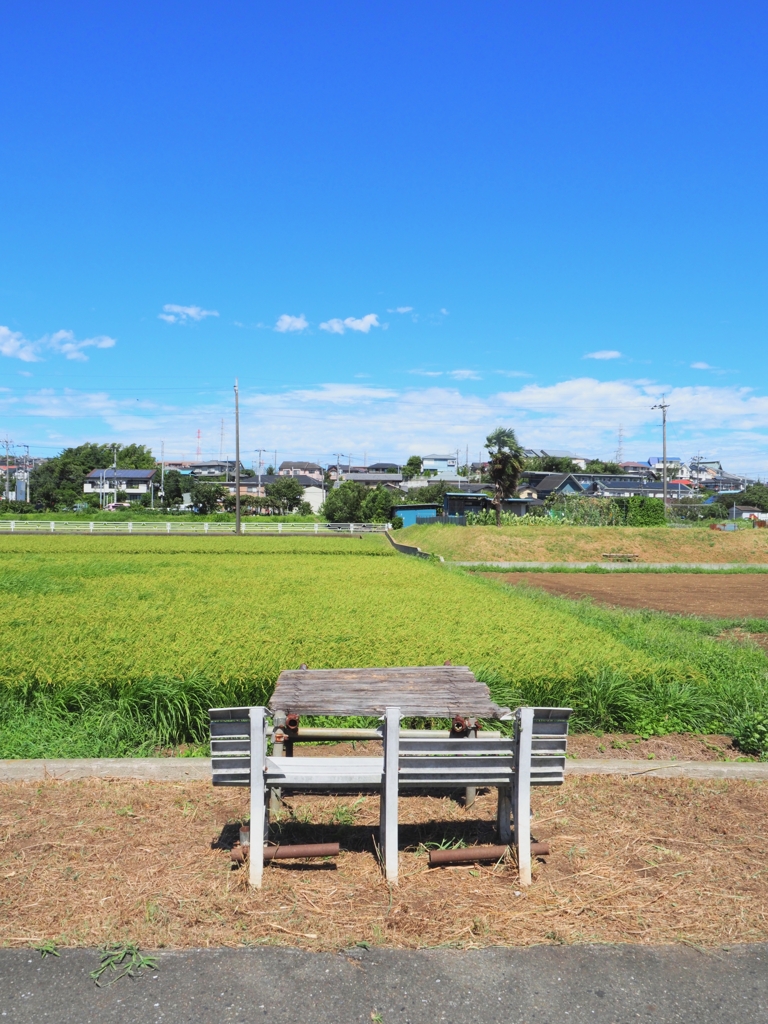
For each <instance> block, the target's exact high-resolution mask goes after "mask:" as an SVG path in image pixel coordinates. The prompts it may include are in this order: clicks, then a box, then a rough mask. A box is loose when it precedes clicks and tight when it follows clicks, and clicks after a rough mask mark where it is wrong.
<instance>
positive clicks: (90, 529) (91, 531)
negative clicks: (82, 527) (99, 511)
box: [88, 523, 93, 533]
mask: <svg viewBox="0 0 768 1024" xmlns="http://www.w3.org/2000/svg"><path fill="white" fill-rule="evenodd" d="M88 533H93V523H88Z"/></svg>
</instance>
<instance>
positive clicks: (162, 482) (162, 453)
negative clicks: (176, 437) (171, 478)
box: [160, 441, 165, 503]
mask: <svg viewBox="0 0 768 1024" xmlns="http://www.w3.org/2000/svg"><path fill="white" fill-rule="evenodd" d="M160 497H161V498H162V499H163V503H165V441H161V442H160Z"/></svg>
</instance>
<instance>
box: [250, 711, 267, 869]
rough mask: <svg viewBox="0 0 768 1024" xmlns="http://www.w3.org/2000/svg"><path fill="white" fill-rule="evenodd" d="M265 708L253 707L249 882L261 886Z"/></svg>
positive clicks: (265, 819)
mask: <svg viewBox="0 0 768 1024" xmlns="http://www.w3.org/2000/svg"><path fill="white" fill-rule="evenodd" d="M264 711H265V709H264V708H251V849H250V851H249V854H248V870H249V877H248V881H249V882H250V883H251V885H252V886H253V887H254V888H255V889H260V888H261V880H262V876H263V874H264V831H265V828H266V826H267V816H266V809H267V808H266V800H265V795H266V793H265V786H264V765H265V764H266V753H267V737H266V724H267V723H266V718H265V713H264Z"/></svg>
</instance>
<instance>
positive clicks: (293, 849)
mask: <svg viewBox="0 0 768 1024" xmlns="http://www.w3.org/2000/svg"><path fill="white" fill-rule="evenodd" d="M243 831H247V830H245V829H244V830H243ZM242 834H243V833H242V832H241V835H242ZM247 852H250V843H241V845H240V846H235V847H233V849H232V852H231V857H232V860H233V861H235V862H236V863H239V864H242V863H243V861H244V860H245V855H246V853H247ZM338 855H339V844H338V843H303V844H300V845H298V846H265V847H264V861H265V862H266V861H270V860H291V859H293V858H299V857H338Z"/></svg>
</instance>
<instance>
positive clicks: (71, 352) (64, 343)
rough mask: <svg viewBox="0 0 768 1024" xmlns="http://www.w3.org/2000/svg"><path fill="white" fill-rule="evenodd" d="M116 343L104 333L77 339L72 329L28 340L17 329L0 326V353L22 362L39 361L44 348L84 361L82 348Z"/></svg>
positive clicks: (85, 357) (103, 346)
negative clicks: (80, 339)
mask: <svg viewBox="0 0 768 1024" xmlns="http://www.w3.org/2000/svg"><path fill="white" fill-rule="evenodd" d="M116 344H117V342H116V341H115V339H114V338H110V337H109V336H108V335H106V334H100V335H98V336H97V337H95V338H84V339H83V340H82V341H78V340H77V339H76V338H75V335H74V332H73V331H56V332H55V333H54V334H51V335H47V334H45V335H43V337H42V338H38V340H37V341H29V340H28V339H27V338H25V337H24V336H23V334H21V333H20V332H19V331H12V330H10V328H8V327H0V355H4V356H8V357H10V358H11V359H21V361H22V362H24V363H39V362H40V361H41V360H42V359H43V355H42V353H43V352H44V351H46V350H49V351H51V352H56V353H58V354H59V355H63V356H66V358H67V359H76V360H79V361H80V362H86V361H87V359H88V356H86V355H85V354H84V352H83V349H85V348H113V347H114V346H115V345H116Z"/></svg>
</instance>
